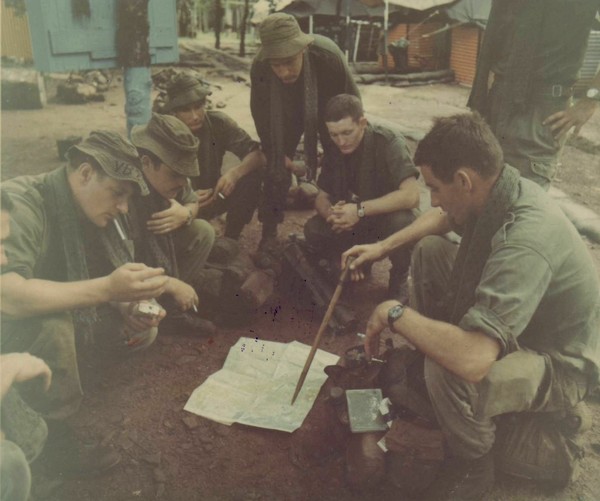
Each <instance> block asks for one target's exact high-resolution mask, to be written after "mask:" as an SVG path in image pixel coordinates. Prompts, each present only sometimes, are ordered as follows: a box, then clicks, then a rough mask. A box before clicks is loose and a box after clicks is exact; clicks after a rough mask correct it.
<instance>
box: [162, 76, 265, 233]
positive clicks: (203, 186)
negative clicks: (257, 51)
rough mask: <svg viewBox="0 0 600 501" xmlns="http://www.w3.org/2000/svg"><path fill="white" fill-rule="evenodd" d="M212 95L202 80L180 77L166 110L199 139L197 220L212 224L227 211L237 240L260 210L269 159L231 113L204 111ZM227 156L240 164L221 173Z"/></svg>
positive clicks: (172, 86)
mask: <svg viewBox="0 0 600 501" xmlns="http://www.w3.org/2000/svg"><path fill="white" fill-rule="evenodd" d="M209 94H210V92H209V91H208V89H207V87H206V86H205V85H204V84H203V83H202V82H201V81H200V80H199V79H198V78H196V77H194V76H192V75H189V74H187V73H180V74H178V75H176V76H175V78H174V79H173V81H172V82H171V84H169V85H168V86H167V98H166V102H165V105H164V106H163V108H162V110H163V111H164V112H168V113H171V114H172V115H174V116H175V117H177V118H179V119H180V120H181V121H182V122H184V123H185V124H186V125H187V126H188V127H189V128H190V130H191V131H192V132H193V134H194V135H195V136H196V137H197V138H198V139H199V140H200V147H199V148H198V160H199V162H200V165H201V170H200V175H199V176H198V175H197V176H195V177H192V178H191V182H192V187H193V188H194V190H196V194H197V195H198V204H199V211H198V216H199V217H201V218H203V219H207V220H209V219H212V218H214V217H216V216H218V215H219V214H222V213H224V212H227V222H226V224H225V236H226V237H228V238H233V239H236V240H237V238H238V237H239V236H240V233H241V232H242V230H243V228H244V226H245V225H246V224H248V223H249V222H250V221H251V219H252V216H253V215H254V211H255V210H256V207H257V206H258V199H259V196H260V186H261V183H262V172H261V170H262V167H263V166H264V164H265V158H264V155H263V154H262V152H261V151H260V148H259V144H258V143H257V142H256V141H254V140H252V139H251V138H250V136H249V135H248V134H247V133H246V131H244V130H243V129H242V128H241V127H240V126H239V125H238V124H237V123H236V122H235V121H234V120H232V119H231V118H230V117H229V116H228V115H226V114H225V113H222V112H220V111H212V110H205V108H204V104H205V100H206V97H207V96H208V95H209ZM226 152H230V153H233V154H234V155H235V156H237V157H238V159H239V160H240V163H239V164H238V165H234V166H232V167H230V168H229V169H228V170H227V172H225V173H223V174H221V169H222V166H223V157H224V156H225V153H226Z"/></svg>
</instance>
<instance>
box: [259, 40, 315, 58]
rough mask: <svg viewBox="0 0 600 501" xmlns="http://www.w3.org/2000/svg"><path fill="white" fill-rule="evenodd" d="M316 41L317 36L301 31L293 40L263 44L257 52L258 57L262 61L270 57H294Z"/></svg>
mask: <svg viewBox="0 0 600 501" xmlns="http://www.w3.org/2000/svg"><path fill="white" fill-rule="evenodd" d="M314 41H315V38H314V37H313V36H311V35H307V34H306V33H301V34H300V35H298V36H296V37H294V38H292V39H291V40H285V41H282V42H275V43H269V44H268V45H263V46H262V47H261V48H260V49H259V51H258V52H257V54H256V58H257V59H258V60H260V61H265V60H268V59H285V58H288V57H292V56H295V55H296V54H298V53H300V52H302V50H304V49H305V48H306V47H308V46H309V45H310V44H311V43H313V42H314Z"/></svg>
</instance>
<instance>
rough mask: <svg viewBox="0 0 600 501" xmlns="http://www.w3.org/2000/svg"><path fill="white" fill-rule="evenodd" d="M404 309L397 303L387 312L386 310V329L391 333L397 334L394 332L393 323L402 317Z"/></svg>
mask: <svg viewBox="0 0 600 501" xmlns="http://www.w3.org/2000/svg"><path fill="white" fill-rule="evenodd" d="M404 309H405V306H404V305H403V304H402V303H398V304H397V305H395V306H392V307H391V308H390V309H389V310H388V317H387V320H388V327H389V328H390V330H391V331H392V332H395V333H398V331H396V329H394V322H396V320H398V319H399V318H400V317H402V315H403V314H404Z"/></svg>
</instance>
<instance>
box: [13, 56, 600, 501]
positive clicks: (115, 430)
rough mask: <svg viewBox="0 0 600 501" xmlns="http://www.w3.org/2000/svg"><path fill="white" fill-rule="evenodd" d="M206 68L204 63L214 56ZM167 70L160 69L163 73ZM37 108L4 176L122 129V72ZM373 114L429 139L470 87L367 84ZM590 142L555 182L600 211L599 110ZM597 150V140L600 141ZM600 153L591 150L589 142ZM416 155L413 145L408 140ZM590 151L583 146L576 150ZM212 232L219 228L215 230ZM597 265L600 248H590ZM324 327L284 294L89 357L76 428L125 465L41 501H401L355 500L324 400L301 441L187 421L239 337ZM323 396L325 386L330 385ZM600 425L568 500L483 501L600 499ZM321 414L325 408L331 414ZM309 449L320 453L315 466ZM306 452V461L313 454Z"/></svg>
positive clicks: (247, 240)
mask: <svg viewBox="0 0 600 501" xmlns="http://www.w3.org/2000/svg"><path fill="white" fill-rule="evenodd" d="M207 59H208V58H207ZM208 63H209V64H207V65H206V66H205V67H203V68H200V71H201V72H202V73H203V74H204V76H205V79H206V80H208V81H210V82H212V83H214V84H216V85H218V86H220V88H217V87H215V89H214V93H213V96H212V102H213V104H215V105H216V104H217V103H221V104H222V105H224V110H223V111H225V112H226V113H229V114H230V115H231V116H232V117H234V118H235V119H236V120H238V122H239V123H240V124H241V125H242V126H243V127H244V128H246V129H247V130H248V131H254V128H253V124H252V119H251V117H250V113H249V109H248V101H249V87H248V86H247V84H246V82H244V81H239V80H240V79H239V78H232V76H233V77H235V75H238V76H239V74H240V73H239V71H238V70H237V69H236V70H235V74H232V71H228V70H227V68H224V67H223V66H222V65H220V64H216V65H213V66H212V67H211V66H210V61H208ZM158 70H159V69H158V68H157V69H156V71H158ZM55 83H56V81H55V80H54V79H53V80H52V81H49V89H50V90H49V97H50V98H51V99H50V102H49V104H48V105H47V106H46V107H45V108H44V109H42V110H33V111H3V112H2V179H4V180H5V179H9V178H11V177H13V176H16V175H20V174H33V173H38V172H44V171H48V170H51V169H53V168H55V167H57V166H59V165H60V161H59V160H58V157H57V149H56V140H57V139H59V138H64V137H66V136H69V135H83V136H85V135H87V134H88V133H89V132H90V131H91V130H94V129H99V128H109V129H115V130H118V131H120V132H122V133H124V132H125V116H124V112H123V95H122V83H121V80H120V76H119V73H118V72H116V71H115V72H114V78H113V85H112V86H111V89H110V90H109V91H108V92H107V94H106V101H105V102H103V103H88V104H85V105H63V104H59V103H56V102H53V100H52V97H53V94H52V92H53V91H52V89H53V87H54V85H55ZM361 92H362V95H363V98H364V101H365V107H366V109H367V111H369V112H370V113H372V114H375V115H378V116H381V117H383V118H386V119H388V120H392V121H394V122H396V123H397V124H398V125H399V126H400V127H402V128H404V129H405V130H407V131H410V130H414V131H419V130H421V131H423V130H426V129H427V127H428V125H429V123H430V120H431V117H433V116H437V115H444V114H449V113H454V112H456V111H459V110H464V103H465V102H466V96H467V93H468V91H467V89H465V88H462V87H459V86H453V85H435V86H426V87H414V88H403V89H396V88H389V87H384V86H363V87H361ZM583 136H584V140H583V141H581V140H580V141H572V142H571V145H569V146H567V148H566V149H565V154H564V159H563V163H564V166H563V169H562V171H561V173H560V176H559V179H557V181H556V186H557V187H558V188H559V189H561V190H562V191H565V192H566V193H567V194H569V195H570V196H571V197H572V198H573V199H574V200H575V201H577V202H579V203H581V204H584V205H586V206H588V207H589V208H591V209H592V210H594V211H595V212H596V213H600V197H599V192H600V156H599V154H598V151H599V150H598V145H597V144H596V143H598V141H599V138H600V113H596V115H595V117H594V118H593V120H592V121H591V122H590V123H589V124H588V125H587V126H586V128H585V129H584V131H583ZM594 141H595V143H594ZM594 145H595V146H594ZM411 146H414V142H411ZM582 148H583V149H582ZM311 213H312V211H310V210H305V211H289V212H288V213H286V220H285V223H284V225H283V229H282V231H281V235H282V236H286V235H288V234H290V233H299V232H301V231H302V225H303V223H304V221H305V220H306V219H307V218H308V217H309V216H310V215H311ZM215 226H216V227H217V229H218V230H221V223H220V222H219V221H216V222H215ZM259 236H260V227H259V225H258V223H257V221H256V220H254V221H253V222H252V224H251V225H250V226H249V227H247V228H246V229H245V231H244V233H243V235H242V238H241V244H242V247H243V248H244V249H245V250H246V251H253V250H254V249H255V248H256V245H257V243H258V239H259ZM588 245H589V248H590V252H591V253H592V255H593V256H594V259H595V261H596V263H597V264H598V267H599V269H600V246H598V244H591V243H589V244H588ZM386 270H387V264H386V263H379V264H377V265H376V267H375V273H374V274H373V278H372V279H371V280H370V281H369V282H368V283H367V284H365V285H363V286H360V287H352V288H349V289H348V290H346V291H345V298H346V299H347V300H348V301H349V302H350V304H351V305H352V306H353V307H354V308H355V310H356V312H357V314H358V318H359V319H361V322H360V324H359V330H362V329H363V328H364V325H365V323H366V319H367V317H368V314H369V313H370V311H371V310H372V308H373V307H374V306H375V305H376V304H377V302H378V301H380V300H381V299H383V297H384V292H385V284H386V280H387V276H386V275H387V274H386ZM320 322H321V316H320V315H319V314H318V313H317V312H315V311H314V310H313V309H310V308H307V309H299V308H298V307H297V305H295V304H293V303H291V301H290V300H289V299H288V298H287V297H286V296H285V294H284V293H282V292H281V291H278V292H277V293H276V294H275V295H274V296H273V297H272V298H271V299H270V300H269V301H268V302H267V303H266V304H265V305H264V306H263V307H262V308H260V309H259V310H258V311H256V314H255V319H254V322H253V323H252V324H251V325H249V326H247V327H244V328H241V329H235V330H233V329H232V330H226V329H219V331H218V332H217V334H216V335H215V336H214V337H211V338H204V339H198V338H190V337H186V336H183V335H182V336H166V337H159V339H158V340H157V342H156V343H155V344H154V345H153V346H152V347H151V348H150V349H148V350H147V351H145V352H144V353H140V354H136V355H135V356H131V357H115V358H113V359H110V360H98V359H97V357H94V356H93V352H91V353H89V352H88V353H87V354H86V355H85V356H83V357H82V359H81V372H82V377H83V383H84V389H85V393H86V395H85V398H84V403H83V406H82V408H81V411H80V412H79V413H78V414H77V415H76V416H75V417H74V418H73V419H72V424H73V426H74V427H75V428H76V429H77V431H78V433H79V434H80V435H81V436H82V437H86V438H87V439H88V442H89V443H90V444H92V443H94V442H98V441H102V442H103V443H110V444H112V445H113V446H114V447H115V448H117V449H118V450H119V451H120V452H121V453H122V456H123V460H122V462H121V464H120V465H119V466H118V467H116V468H115V469H114V470H112V471H111V472H109V473H108V474H106V475H104V476H102V477H98V478H90V479H85V480H70V479H56V478H52V477H51V476H50V475H49V474H48V473H47V466H48V465H47V464H44V463H43V462H42V463H40V464H34V492H33V494H34V499H35V500H49V501H51V500H55V501H92V500H93V501H103V500H106V501H108V500H110V501H120V500H123V501H124V500H138V499H139V500H149V499H165V500H173V501H179V500H182V501H183V500H204V499H210V500H257V499H261V500H309V499H324V500H325V499H326V500H338V499H339V500H342V499H344V500H354V499H356V500H359V499H360V500H369V499H404V497H403V495H402V492H398V491H396V490H394V489H393V488H391V487H390V486H388V485H385V484H384V485H382V486H381V487H378V488H374V489H373V490H371V491H366V492H353V491H352V490H350V489H349V488H348V486H347V484H346V482H345V479H344V468H345V457H344V448H343V447H340V444H339V443H337V442H336V440H335V436H333V435H334V434H332V433H329V432H328V430H324V429H318V427H315V426H314V425H313V422H314V419H312V418H313V417H314V415H316V414H317V413H318V412H321V411H322V410H323V409H324V408H326V406H325V404H324V402H323V396H324V393H325V391H323V392H322V393H321V396H320V397H319V399H318V400H317V404H316V405H315V412H314V413H312V414H311V415H310V416H309V418H308V420H307V422H306V423H305V425H304V426H303V428H302V429H300V430H299V431H297V432H295V433H293V434H286V433H283V432H277V431H270V430H263V429H258V428H252V427H246V426H241V425H233V426H230V427H228V426H225V425H221V424H217V423H215V422H212V421H209V420H207V419H204V418H199V417H193V416H192V415H191V414H189V413H187V412H185V411H184V410H183V406H184V404H185V402H186V401H187V399H188V397H189V395H190V394H191V393H192V391H193V390H194V389H195V388H196V387H197V386H198V385H200V384H201V383H202V382H203V381H204V380H205V379H206V378H207V377H208V376H209V375H210V374H212V373H214V372H216V371H217V370H219V369H220V368H221V367H222V365H223V362H224V360H225V358H226V356H227V352H228V350H229V348H230V347H231V346H232V345H233V344H234V343H235V342H236V341H237V339H238V338H239V337H240V336H251V337H258V338H260V339H263V340H272V341H280V342H288V341H292V340H298V341H301V342H304V343H306V344H309V345H310V344H311V343H312V340H313V338H314V335H315V333H316V331H317V329H318V326H319V324H320ZM356 344H358V341H357V338H356V337H355V336H353V335H346V336H338V337H334V336H331V335H328V336H326V337H325V338H324V341H323V342H322V344H321V348H322V349H324V350H327V351H330V352H332V353H336V354H342V353H343V352H344V350H345V349H346V348H348V347H350V346H353V345H356ZM324 388H325V389H326V388H327V384H326V385H325V386H324ZM589 404H590V406H591V408H592V410H593V415H594V419H595V423H596V426H594V427H593V428H592V430H591V431H590V432H588V433H587V435H586V457H585V459H584V461H583V471H582V474H581V476H580V478H579V480H578V481H577V482H576V483H574V484H573V485H571V486H570V487H569V488H567V489H566V490H564V491H562V492H558V493H556V492H554V493H552V492H548V491H546V490H544V488H543V486H541V487H540V486H536V485H533V484H531V483H528V482H525V481H517V480H515V479H511V478H506V477H501V478H500V479H499V481H498V485H497V486H496V488H495V489H494V491H493V492H492V493H491V494H490V495H488V496H487V497H486V500H488V501H492V500H494V501H517V500H524V499H527V500H539V501H541V500H555V501H558V500H577V501H595V500H599V499H600V454H599V451H600V429H599V428H598V426H597V423H598V419H599V417H600V405H599V403H598V401H590V402H589ZM325 412H326V411H325ZM310 453H314V454H313V455H312V456H311V455H310ZM307 454H308V456H307Z"/></svg>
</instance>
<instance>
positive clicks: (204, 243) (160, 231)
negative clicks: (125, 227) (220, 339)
mask: <svg viewBox="0 0 600 501" xmlns="http://www.w3.org/2000/svg"><path fill="white" fill-rule="evenodd" d="M131 141H132V142H133V144H134V145H135V146H136V147H137V149H138V153H139V155H140V159H141V163H142V172H143V175H144V179H145V181H146V183H147V185H148V189H149V190H150V194H149V195H148V196H135V197H134V199H133V203H132V210H131V211H130V217H129V221H130V223H131V224H130V227H131V232H132V236H133V239H134V243H135V249H136V259H138V260H139V261H140V262H143V263H146V264H149V265H153V266H160V267H162V268H164V269H165V272H166V274H167V275H168V276H169V280H168V282H167V284H166V288H165V293H166V294H165V296H163V297H161V299H160V301H161V303H163V305H164V306H165V307H166V308H167V311H168V313H169V314H168V315H167V318H166V319H165V321H164V322H163V324H162V325H161V331H162V330H164V329H168V330H170V331H181V332H187V333H189V332H190V330H192V331H193V332H195V333H198V334H210V333H213V332H214V330H215V327H214V325H213V324H212V323H211V322H209V321H208V320H204V319H202V318H200V317H199V316H198V315H197V314H195V313H194V312H192V311H191V310H193V309H195V308H196V306H197V304H198V296H197V294H196V291H195V290H194V285H196V286H198V284H199V281H200V280H201V276H200V275H201V272H202V270H203V269H204V265H205V263H206V259H207V257H208V255H209V253H210V251H211V248H212V245H213V242H214V240H215V230H214V229H213V227H212V226H211V224H210V223H209V222H208V221H204V220H202V219H196V215H197V212H198V204H197V200H198V198H197V196H196V194H195V193H194V192H193V191H192V188H191V185H190V178H191V177H197V176H198V175H199V173H200V170H199V168H198V159H197V158H196V152H197V150H198V139H197V138H196V137H195V136H194V135H193V134H192V133H191V132H190V130H189V129H188V127H187V126H186V125H185V124H184V123H183V122H181V121H180V120H178V119H177V118H175V117H172V116H170V115H159V114H157V113H154V114H153V115H152V118H151V119H150V122H148V124H147V125H138V126H135V127H134V128H133V129H132V131H131Z"/></svg>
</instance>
